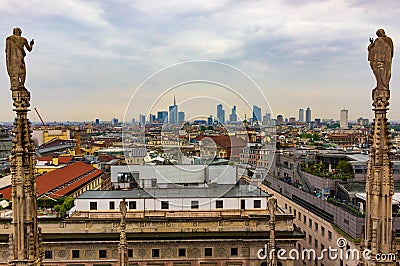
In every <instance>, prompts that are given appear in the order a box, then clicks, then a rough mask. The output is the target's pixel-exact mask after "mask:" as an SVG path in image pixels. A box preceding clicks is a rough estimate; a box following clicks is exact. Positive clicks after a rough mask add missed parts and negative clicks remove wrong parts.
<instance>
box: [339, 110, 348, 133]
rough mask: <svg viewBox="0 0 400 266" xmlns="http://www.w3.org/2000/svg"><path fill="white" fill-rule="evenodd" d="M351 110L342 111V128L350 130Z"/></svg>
mask: <svg viewBox="0 0 400 266" xmlns="http://www.w3.org/2000/svg"><path fill="white" fill-rule="evenodd" d="M348 119H349V110H346V109H343V110H340V128H343V129H348V128H349V121H348Z"/></svg>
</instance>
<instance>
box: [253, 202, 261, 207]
mask: <svg viewBox="0 0 400 266" xmlns="http://www.w3.org/2000/svg"><path fill="white" fill-rule="evenodd" d="M254 208H261V200H254Z"/></svg>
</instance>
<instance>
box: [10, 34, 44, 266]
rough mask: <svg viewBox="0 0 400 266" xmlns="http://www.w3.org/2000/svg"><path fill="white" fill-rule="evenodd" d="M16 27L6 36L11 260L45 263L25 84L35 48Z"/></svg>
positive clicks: (17, 264) (19, 264)
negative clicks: (29, 53)
mask: <svg viewBox="0 0 400 266" xmlns="http://www.w3.org/2000/svg"><path fill="white" fill-rule="evenodd" d="M21 33H22V31H21V29H19V28H15V29H14V31H13V35H11V36H9V37H7V39H6V63H7V72H8V74H9V76H10V83H11V92H12V99H13V105H14V107H15V108H14V111H15V112H16V118H15V121H14V129H13V133H14V138H13V146H12V149H11V174H12V178H11V186H12V216H13V219H12V226H13V231H12V234H10V238H9V246H10V256H9V261H8V264H9V265H12V266H22V265H42V252H41V250H40V249H41V243H40V241H39V239H40V234H39V230H38V224H37V201H36V177H35V174H34V165H35V163H34V152H35V148H34V146H33V141H32V136H31V133H32V129H31V126H30V122H29V120H28V117H27V116H28V111H29V110H28V107H29V106H30V103H29V102H30V93H29V91H28V90H27V89H26V88H25V85H24V83H25V76H26V70H25V62H24V57H25V55H26V53H25V50H24V49H25V48H26V49H27V50H28V51H31V50H32V47H33V40H32V41H31V42H30V43H29V44H28V42H27V40H26V39H25V38H24V37H22V36H21Z"/></svg>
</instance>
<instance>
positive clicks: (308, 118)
mask: <svg viewBox="0 0 400 266" xmlns="http://www.w3.org/2000/svg"><path fill="white" fill-rule="evenodd" d="M306 123H311V109H310V107H307V110H306Z"/></svg>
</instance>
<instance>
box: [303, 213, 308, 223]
mask: <svg viewBox="0 0 400 266" xmlns="http://www.w3.org/2000/svg"><path fill="white" fill-rule="evenodd" d="M303 224H307V218H306V216H305V215H303Z"/></svg>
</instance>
